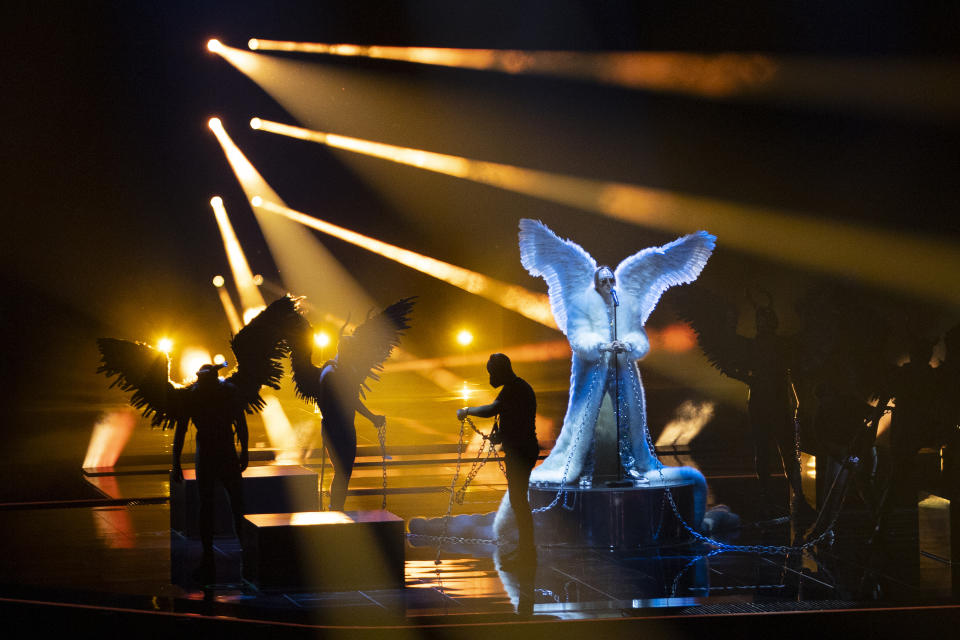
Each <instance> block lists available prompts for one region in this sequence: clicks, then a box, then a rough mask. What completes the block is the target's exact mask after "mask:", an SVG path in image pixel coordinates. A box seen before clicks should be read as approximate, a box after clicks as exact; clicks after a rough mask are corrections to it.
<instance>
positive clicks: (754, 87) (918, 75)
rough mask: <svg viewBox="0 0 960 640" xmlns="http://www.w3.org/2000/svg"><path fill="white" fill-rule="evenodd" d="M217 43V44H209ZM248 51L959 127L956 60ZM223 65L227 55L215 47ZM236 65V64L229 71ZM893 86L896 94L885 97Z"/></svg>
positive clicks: (260, 44) (260, 43)
mask: <svg viewBox="0 0 960 640" xmlns="http://www.w3.org/2000/svg"><path fill="white" fill-rule="evenodd" d="M212 42H216V41H212ZM247 46H248V47H249V49H251V50H253V51H294V52H300V53H310V54H321V55H329V56H341V57H351V58H356V57H359V58H373V59H380V60H395V61H401V62H409V63H413V64H423V65H431V66H441V67H454V68H459V69H473V70H481V71H493V72H497V73H507V74H511V75H515V74H532V75H542V76H560V77H564V78H572V79H576V80H583V81H589V82H596V83H599V84H608V85H614V86H619V87H624V88H627V89H639V90H645V91H659V92H665V93H678V94H684V95H694V96H698V97H706V98H711V99H750V100H758V99H760V100H763V99H765V100H770V101H779V102H789V103H790V104H798V103H800V104H811V105H819V106H830V107H847V108H855V109H865V110H870V111H880V112H893V113H913V114H917V115H924V116H937V117H940V118H944V119H949V120H955V119H956V118H957V114H958V113H960V90H958V88H957V84H956V82H955V78H956V74H957V73H958V71H960V65H958V64H957V62H956V61H944V60H935V59H925V58H884V59H883V60H879V61H878V60H876V59H871V58H852V59H841V58H825V57H809V56H771V55H768V54H762V53H750V52H745V53H741V52H737V53H733V52H721V53H712V54H700V53H688V52H670V51H665V52H652V51H621V52H588V51H522V50H504V49H451V48H438V47H388V46H377V45H373V46H363V45H354V44H325V43H320V42H291V41H281V40H264V39H260V38H252V39H251V40H250V41H249V42H248V43H247ZM210 50H211V51H215V52H216V53H219V54H220V55H223V56H224V57H231V58H233V60H231V61H232V62H233V61H234V60H236V59H237V58H238V56H237V54H236V53H233V54H232V55H231V51H230V48H229V47H225V46H224V45H222V44H220V43H219V42H216V44H215V45H213V46H211V49H210ZM234 64H236V62H234ZM891 87H893V88H895V90H891Z"/></svg>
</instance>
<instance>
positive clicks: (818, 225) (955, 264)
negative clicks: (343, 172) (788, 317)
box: [260, 120, 960, 313]
mask: <svg viewBox="0 0 960 640" xmlns="http://www.w3.org/2000/svg"><path fill="white" fill-rule="evenodd" d="M260 129H261V130H262V131H267V132H270V133H276V134H279V135H285V136H289V137H292V138H297V139H300V140H308V141H311V142H317V143H320V144H325V145H327V146H330V147H333V148H337V149H344V150H346V151H353V152H355V153H360V154H363V155H367V156H372V157H375V158H382V159H385V160H390V161H392V162H396V163H398V164H404V165H408V166H414V167H418V168H421V169H426V170H428V171H433V172H436V173H441V174H444V175H449V176H453V177H456V178H463V179H466V180H471V181H473V182H478V183H481V184H486V185H490V186H493V187H498V188H501V189H506V190H508V191H513V192H516V193H522V194H526V195H529V196H533V197H536V198H540V199H543V200H546V201H549V202H557V203H560V204H563V205H566V206H571V207H575V208H579V209H583V210H585V211H594V212H597V213H600V214H603V215H606V216H609V217H611V218H616V219H620V220H625V221H627V222H630V223H633V224H638V225H642V226H646V227H653V228H657V229H662V230H665V231H670V232H672V233H690V232H692V231H696V230H698V229H708V230H709V231H710V232H711V233H713V234H714V235H716V236H717V237H718V238H720V242H721V243H722V244H723V245H724V246H726V247H728V248H733V249H739V250H742V251H745V252H748V253H752V254H754V255H759V256H762V257H764V258H766V259H770V260H775V261H778V262H785V263H788V264H793V265H799V266H801V267H804V268H808V269H812V270H814V271H820V272H826V273H832V274H838V275H841V276H842V277H843V278H845V279H850V278H859V279H862V280H863V281H864V282H866V283H870V284H873V285H878V286H882V287H885V288H889V289H894V290H898V291H901V292H904V293H907V294H911V295H915V296H925V297H927V298H929V299H932V300H940V301H945V302H948V303H950V304H951V305H954V306H956V305H960V288H958V287H957V286H956V282H955V280H956V275H955V274H956V273H958V272H960V247H958V246H956V245H955V243H950V242H949V241H947V240H944V239H942V238H934V237H929V236H921V235H913V234H910V233H907V232H896V233H895V232H892V231H886V230H882V229H878V228H875V227H865V226H859V225H854V224H850V223H845V222H840V221H834V220H829V219H826V218H818V217H813V216H807V215H803V214H798V213H793V212H789V211H778V210H774V209H765V208H760V207H754V206H750V205H745V204H739V203H736V202H731V201H726V200H720V199H716V198H705V197H701V196H695V195H687V194H683V193H678V192H673V191H666V190H663V189H652V188H648V187H641V186H638V185H633V184H627V183H621V182H606V181H602V180H594V179H590V178H579V177H575V176H567V175H562V174H555V173H550V172H546V171H539V170H536V169H526V168H523V167H516V166H512V165H507V164H500V163H496V162H486V161H481V160H471V159H468V158H463V157H459V156H451V155H447V154H442V153H434V152H431V151H424V150H420V149H411V148H407V147H398V146H395V145H391V144H385V143H380V142H373V141H370V140H362V139H359V138H351V137H348V136H341V135H336V134H332V133H326V132H323V131H313V130H310V129H304V128H302V127H294V126H291V125H286V124H282V123H279V122H272V121H269V120H261V126H260ZM264 206H265V207H266V208H270V210H271V211H277V209H276V208H271V206H270V204H269V203H267V204H265V205H264ZM277 212H278V213H281V211H277ZM285 215H286V214H285ZM300 215H302V214H300ZM298 220H299V221H302V222H303V223H304V224H308V225H310V223H308V222H306V221H304V220H303V219H298ZM311 220H312V219H311ZM323 224H326V223H323ZM311 226H312V225H311ZM314 228H318V229H319V227H316V226H315V227H314ZM319 230H320V231H324V233H331V232H330V231H325V230H324V229H319ZM332 235H337V234H336V233H332ZM348 242H353V241H352V240H348ZM354 244H359V243H354ZM361 246H363V245H361ZM374 251H376V252H377V253H380V251H378V250H374ZM382 255H386V254H382ZM388 257H390V256H388ZM401 261H402V260H401ZM404 263H405V264H407V263H406V262H404ZM409 266H412V265H409ZM414 268H417V269H419V267H414ZM419 270H421V271H424V272H425V273H429V271H428V270H425V269H419ZM431 275H432V274H431ZM441 279H443V278H441ZM457 286H460V285H457ZM468 290H469V289H468ZM471 292H472V293H475V291H471ZM480 295H483V294H480ZM491 299H492V298H491ZM501 304H502V303H501ZM504 306H507V305H504ZM508 308H510V309H513V307H508ZM514 310H516V309H514ZM521 313H522V312H521Z"/></svg>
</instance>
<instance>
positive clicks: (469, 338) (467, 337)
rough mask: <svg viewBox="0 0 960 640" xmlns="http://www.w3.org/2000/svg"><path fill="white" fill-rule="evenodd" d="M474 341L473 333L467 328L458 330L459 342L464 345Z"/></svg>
mask: <svg viewBox="0 0 960 640" xmlns="http://www.w3.org/2000/svg"><path fill="white" fill-rule="evenodd" d="M472 342H473V334H472V333H470V332H469V331H468V330H466V329H461V330H460V331H459V332H457V343H459V344H460V346H462V347H466V346H469V345H470V344H471V343H472Z"/></svg>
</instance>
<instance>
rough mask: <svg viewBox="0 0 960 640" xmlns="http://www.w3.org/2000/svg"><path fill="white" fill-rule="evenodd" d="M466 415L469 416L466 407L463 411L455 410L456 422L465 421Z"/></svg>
mask: <svg viewBox="0 0 960 640" xmlns="http://www.w3.org/2000/svg"><path fill="white" fill-rule="evenodd" d="M468 415H470V414H469V413H467V407H464V408H463V409H457V420H459V421H460V422H463V421H464V420H466V419H467V416H468Z"/></svg>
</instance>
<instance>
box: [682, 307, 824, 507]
mask: <svg viewBox="0 0 960 640" xmlns="http://www.w3.org/2000/svg"><path fill="white" fill-rule="evenodd" d="M673 304H674V307H675V308H676V309H677V310H678V313H679V315H680V316H681V317H682V318H683V319H685V320H687V321H689V322H690V324H691V325H692V327H693V329H694V331H696V333H697V337H698V338H699V343H700V347H701V348H702V349H703V351H704V353H705V354H706V355H707V357H708V358H709V359H710V361H711V363H712V364H713V365H714V366H715V367H717V368H718V369H719V370H720V371H721V372H722V373H724V374H725V375H727V376H729V377H731V378H734V379H736V380H739V381H741V382H743V383H744V384H746V385H747V386H748V387H749V388H750V394H749V397H748V400H747V414H748V416H749V420H750V430H751V433H752V436H753V441H754V454H755V462H756V473H757V478H758V479H759V481H760V492H761V495H762V496H763V498H764V501H765V502H766V501H767V497H768V495H769V478H770V472H771V470H770V458H771V450H770V441H771V439H772V440H773V442H774V443H775V446H776V447H777V450H778V452H779V456H780V462H781V464H782V466H783V470H784V473H785V474H786V476H787V480H788V482H789V483H790V488H791V489H792V491H793V501H792V506H793V507H794V510H795V512H796V514H797V515H803V516H810V515H812V511H813V510H812V509H811V508H810V506H809V505H808V504H807V503H806V501H805V499H804V497H803V487H802V483H801V480H802V478H801V475H800V461H799V460H798V452H797V449H798V444H797V438H798V432H797V426H796V423H795V416H796V411H797V406H798V399H797V396H796V393H795V390H794V387H793V384H792V380H791V368H793V367H794V364H795V363H798V362H799V361H800V354H799V353H798V351H800V349H799V342H798V341H797V340H794V339H792V337H785V336H781V335H779V334H778V333H777V327H778V326H779V321H778V319H777V314H776V312H775V311H774V309H773V305H772V300H771V301H770V303H768V304H767V305H756V304H754V306H755V308H756V336H755V337H754V338H752V339H751V338H746V337H744V336H741V335H739V334H738V333H737V310H736V308H735V307H734V306H733V305H732V304H731V303H730V302H729V300H728V299H726V298H723V297H721V296H719V295H717V294H713V293H709V292H707V291H705V290H703V289H699V290H687V291H678V292H677V293H676V294H675V295H674V296H673Z"/></svg>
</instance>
